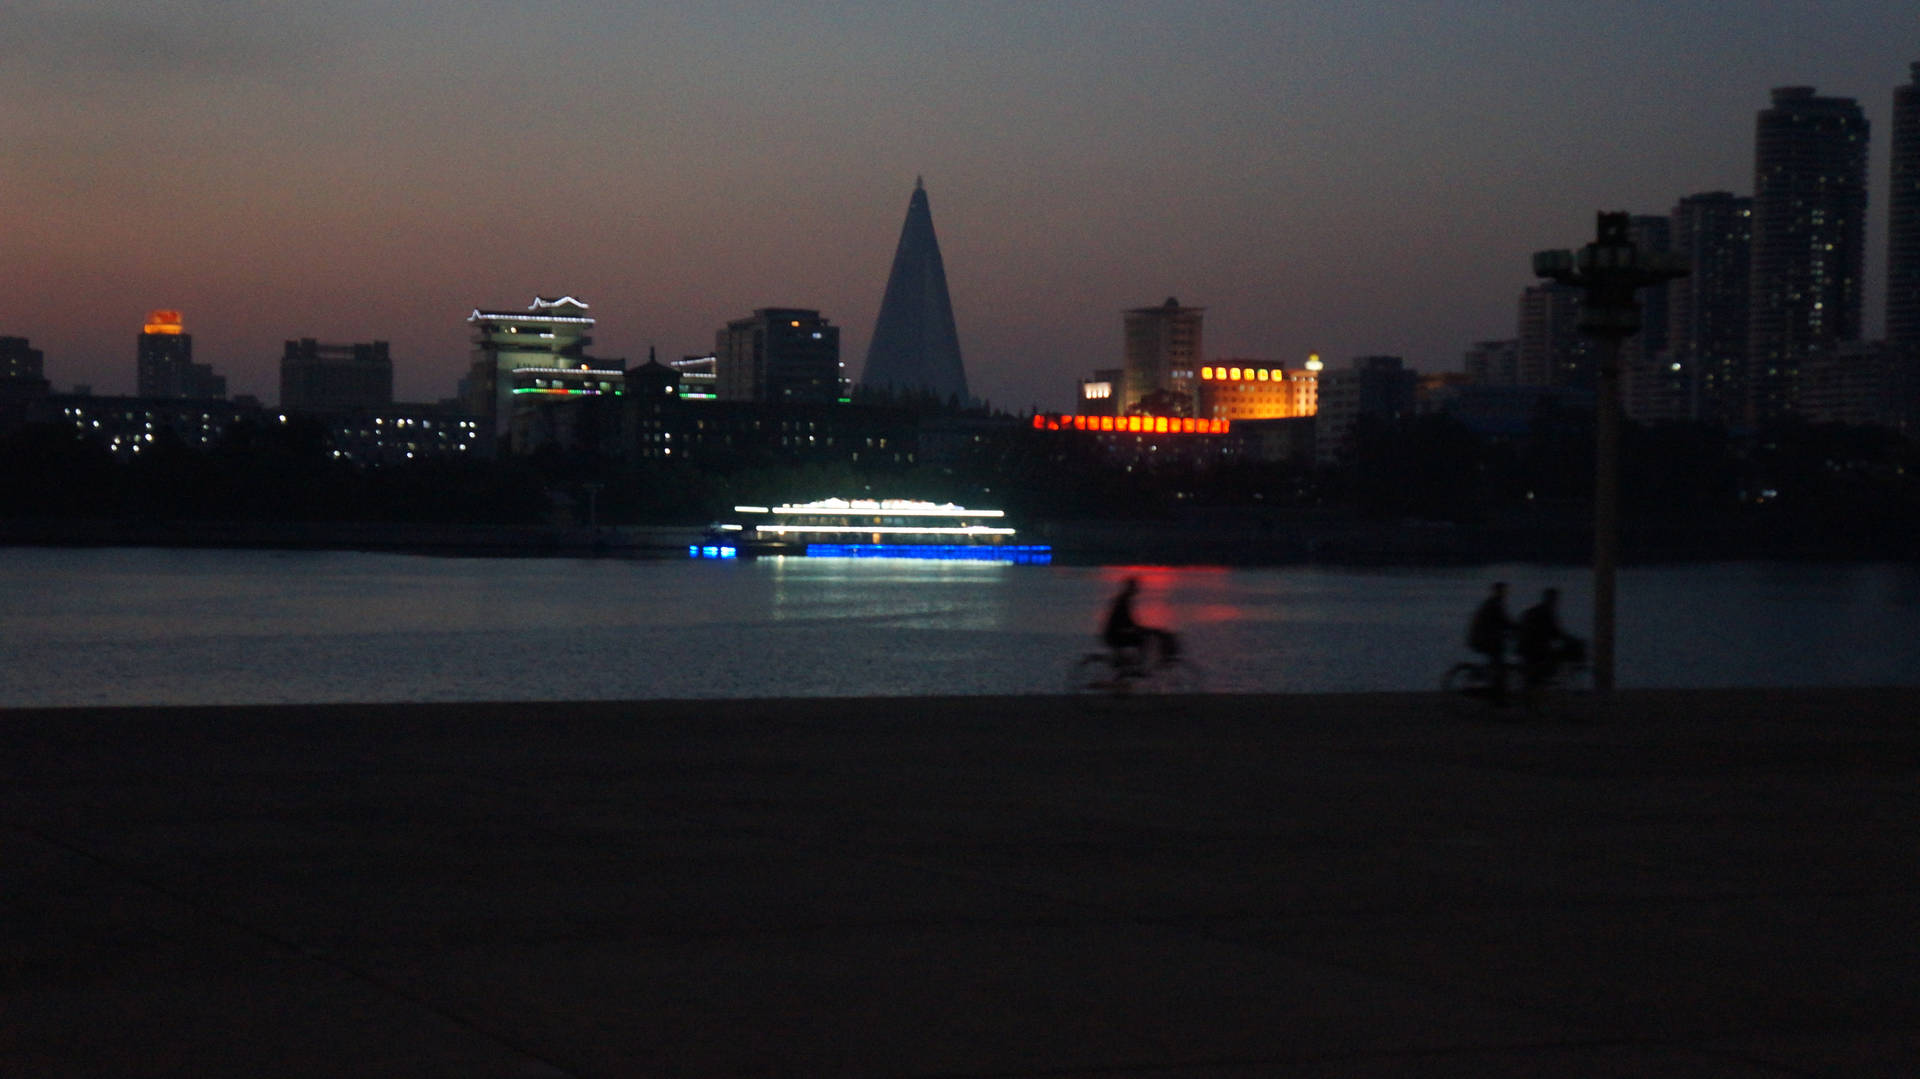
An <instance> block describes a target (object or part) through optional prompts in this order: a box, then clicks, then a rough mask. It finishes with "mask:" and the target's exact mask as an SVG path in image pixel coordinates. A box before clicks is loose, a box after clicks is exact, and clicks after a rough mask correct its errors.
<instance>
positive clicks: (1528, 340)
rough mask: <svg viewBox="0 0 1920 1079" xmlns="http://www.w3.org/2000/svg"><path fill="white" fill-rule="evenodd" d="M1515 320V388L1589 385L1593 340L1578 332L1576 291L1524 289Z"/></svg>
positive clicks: (1560, 287)
mask: <svg viewBox="0 0 1920 1079" xmlns="http://www.w3.org/2000/svg"><path fill="white" fill-rule="evenodd" d="M1519 321H1520V325H1519V345H1518V346H1517V348H1516V355H1515V360H1514V367H1515V370H1516V372H1517V374H1518V376H1519V383H1518V384H1519V385H1522V386H1580V387H1587V388H1591V387H1592V386H1593V375H1594V370H1593V367H1594V348H1593V341H1592V339H1591V338H1589V337H1587V336H1586V335H1585V334H1583V333H1581V332H1580V290H1579V289H1577V288H1573V287H1571V286H1568V285H1561V284H1545V285H1529V286H1527V288H1526V289H1524V290H1523V291H1522V292H1521V293H1520V320H1519Z"/></svg>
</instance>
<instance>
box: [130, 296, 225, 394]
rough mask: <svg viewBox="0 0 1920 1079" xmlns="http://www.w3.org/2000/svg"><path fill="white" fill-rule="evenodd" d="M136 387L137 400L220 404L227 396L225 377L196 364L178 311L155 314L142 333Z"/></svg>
mask: <svg viewBox="0 0 1920 1079" xmlns="http://www.w3.org/2000/svg"><path fill="white" fill-rule="evenodd" d="M137 362H138V367H137V368H136V370H135V376H136V377H135V380H134V381H135V386H136V388H137V390H138V396H141V397H154V398H160V399H163V400H165V399H190V400H220V399H222V398H225V397H226V396H227V380H226V378H225V376H222V375H216V374H214V373H213V368H212V367H210V366H208V365H207V364H204V363H194V362H193V335H192V334H190V333H187V332H186V325H185V323H184V322H183V321H182V320H181V318H180V312H178V311H167V310H162V311H153V312H150V313H149V314H148V315H147V324H146V325H145V326H144V327H142V329H141V331H140V341H139V346H138V359H137Z"/></svg>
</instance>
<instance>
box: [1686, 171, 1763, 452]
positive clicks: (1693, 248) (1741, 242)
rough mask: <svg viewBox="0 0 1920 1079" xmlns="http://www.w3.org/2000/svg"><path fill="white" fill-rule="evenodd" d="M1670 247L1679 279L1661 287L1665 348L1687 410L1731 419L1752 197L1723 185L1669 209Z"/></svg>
mask: <svg viewBox="0 0 1920 1079" xmlns="http://www.w3.org/2000/svg"><path fill="white" fill-rule="evenodd" d="M1669 217H1670V219H1671V220H1672V222H1673V250H1674V252H1675V253H1677V254H1679V255H1680V256H1681V257H1682V258H1684V259H1686V260H1687V265H1688V267H1689V268H1690V269H1689V272H1688V274H1687V275H1686V276H1685V277H1679V278H1675V279H1674V280H1673V281H1671V282H1669V283H1668V285H1667V351H1668V355H1669V356H1670V357H1671V360H1672V362H1673V363H1677V364H1679V365H1680V372H1679V373H1680V374H1681V375H1683V376H1684V377H1685V378H1686V380H1687V383H1688V385H1689V387H1690V391H1691V394H1692V407H1691V409H1690V411H1691V413H1692V415H1693V416H1694V417H1695V418H1697V419H1700V420H1704V421H1706V422H1708V423H1715V424H1720V425H1723V426H1724V425H1731V424H1738V423H1741V422H1744V420H1745V417H1746V402H1747V388H1746V387H1747V384H1746V377H1745V373H1746V363H1747V318H1748V307H1749V291H1750V290H1749V282H1750V281H1751V279H1752V275H1751V269H1752V260H1753V200H1752V199H1751V198H1746V197H1743V196H1738V195H1734V194H1731V193H1730V192H1726V191H1708V192H1704V193H1701V194H1698V195H1688V196H1687V197H1685V198H1683V199H1681V200H1680V201H1679V202H1678V203H1676V204H1675V205H1674V207H1673V212H1672V214H1670V215H1669Z"/></svg>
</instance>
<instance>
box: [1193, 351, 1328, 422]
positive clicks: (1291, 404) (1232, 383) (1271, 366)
mask: <svg viewBox="0 0 1920 1079" xmlns="http://www.w3.org/2000/svg"><path fill="white" fill-rule="evenodd" d="M1317 367H1318V360H1317V358H1316V359H1314V360H1309V361H1308V364H1307V366H1306V367H1305V368H1299V367H1286V366H1284V365H1281V364H1278V363H1274V362H1272V361H1262V360H1222V361H1220V362H1218V363H1212V364H1207V365H1205V366H1203V367H1201V368H1200V372H1199V374H1200V378H1199V380H1198V382H1197V383H1196V385H1195V389H1196V391H1197V392H1196V396H1197V398H1198V401H1197V405H1198V408H1197V411H1198V412H1199V413H1200V415H1202V416H1204V417H1207V418H1209V419H1216V420H1283V419H1292V418H1295V417H1302V416H1312V415H1314V414H1315V413H1316V412H1318V411H1319V404H1320V400H1319V390H1320V373H1319V371H1318V370H1316V368H1317Z"/></svg>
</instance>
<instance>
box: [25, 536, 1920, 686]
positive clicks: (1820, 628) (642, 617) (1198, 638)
mask: <svg viewBox="0 0 1920 1079" xmlns="http://www.w3.org/2000/svg"><path fill="white" fill-rule="evenodd" d="M1129 574H1134V575H1138V576H1140V577H1141V578H1142V581H1143V585H1144V592H1143V597H1142V603H1141V605H1140V614H1141V616H1142V618H1143V620H1146V621H1149V622H1159V623H1161V624H1166V625H1170V626H1172V627H1174V628H1176V629H1178V630H1180V631H1181V633H1182V634H1183V635H1184V636H1185V638H1186V639H1187V642H1188V647H1189V649H1190V650H1191V651H1192V653H1193V654H1194V655H1196V656H1197V657H1198V658H1199V659H1200V660H1201V662H1202V663H1203V664H1204V665H1205V667H1206V670H1207V673H1208V685H1209V688H1211V689H1216V690H1221V691H1225V692H1328V691H1333V692H1338V691H1362V690H1408V689H1426V688H1429V687H1430V686H1431V685H1432V684H1433V681H1434V678H1435V676H1436V674H1437V672H1438V671H1439V670H1440V669H1441V668H1442V667H1444V665H1445V664H1446V663H1447V662H1449V661H1450V660H1452V659H1453V658H1455V657H1456V656H1458V655H1459V654H1460V653H1461V651H1462V648H1461V634H1462V625H1463V623H1464V620H1465V618H1466V616H1467V614H1468V612H1470V611H1471V609H1472V607H1473V605H1474V604H1475V603H1476V602H1477V601H1478V599H1479V597H1480V596H1481V594H1482V593H1483V591H1484V589H1485V586H1486V583H1487V582H1488V581H1490V580H1493V579H1496V578H1498V579H1504V580H1507V581H1509V582H1511V584H1512V587H1513V596H1514V598H1515V603H1514V607H1515V613H1517V612H1518V609H1519V608H1520V607H1522V606H1525V605H1526V603H1528V602H1531V600H1532V597H1533V596H1535V595H1536V594H1537V593H1538V592H1539V590H1540V589H1541V588H1544V587H1549V586H1551V587H1558V588H1560V589H1561V590H1562V591H1563V592H1564V593H1565V601H1564V605H1563V610H1564V615H1565V620H1566V623H1567V625H1568V628H1570V629H1572V630H1573V631H1574V632H1576V633H1581V634H1582V635H1584V632H1585V624H1586V622H1587V620H1588V618H1589V613H1588V611H1589V608H1588V606H1587V599H1588V592H1589V589H1588V576H1587V573H1586V571H1585V570H1584V569H1582V568H1579V567H1541V566H1518V565H1508V566H1492V567H1473V568H1452V567H1449V568H1402V569H1384V570H1340V569H1329V568H1303V567H1285V568H1271V569H1239V568H1236V569H1218V568H1191V567H1181V568H1167V567H1136V568H1116V567H1104V568H1087V567H1065V566H1008V565H994V564H971V563H960V562H932V563H920V562H882V561H840V560H806V559H785V560H770V561H764V562H757V563H716V562H693V561H688V562H679V561H668V562H630V561H619V560H597V561H596V560H564V559H448V558H426V557H411V556H405V555H384V554H366V553H357V552H259V551H173V550H152V549H119V550H112V549H110V550H42V549H30V548H15V549H10V550H8V551H7V552H6V557H5V558H4V560H0V589H4V593H3V594H4V595H5V596H6V600H5V603H4V607H0V642H3V643H0V649H3V650H4V651H3V652H0V706H12V707H21V706H37V705H85V704H196V703H235V704H243V703H269V702H272V703H279V702H289V703H304V702H332V701H412V700H441V701H447V700H555V699H566V700H588V699H622V698H668V697H699V698H713V697H768V696H842V695H844V696H916V695H930V694H946V693H958V694H1002V693H1050V692H1055V691H1056V689H1057V687H1058V686H1059V684H1060V681H1061V679H1060V673H1061V670H1062V668H1063V667H1064V665H1065V663H1066V662H1067V660H1068V659H1069V658H1070V657H1072V656H1073V655H1075V654H1077V653H1078V652H1080V651H1083V650H1085V648H1086V647H1088V646H1089V645H1090V643H1091V638H1092V634H1093V632H1094V629H1095V628H1096V626H1097V624H1098V621H1099V618H1100V614H1101V610H1102V608H1103V607H1104V605H1105V602H1106V600H1107V598H1108V597H1109V596H1110V595H1111V594H1112V592H1113V591H1114V590H1115V589H1116V588H1117V586H1118V584H1119V582H1120V580H1121V579H1122V578H1123V577H1125V576H1127V575H1129ZM1620 627H1621V629H1620V683H1621V685H1623V686H1628V687H1634V686H1725V685H1763V686H1764V685H1843V684H1908V685H1912V684H1920V567H1916V566H1913V565H1904V564H1903V565H1890V564H1865V565H1804V564H1784V563H1727V564H1712V565H1694V566H1668V567H1636V568H1629V569H1626V570H1624V571H1622V573H1621V577H1620Z"/></svg>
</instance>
